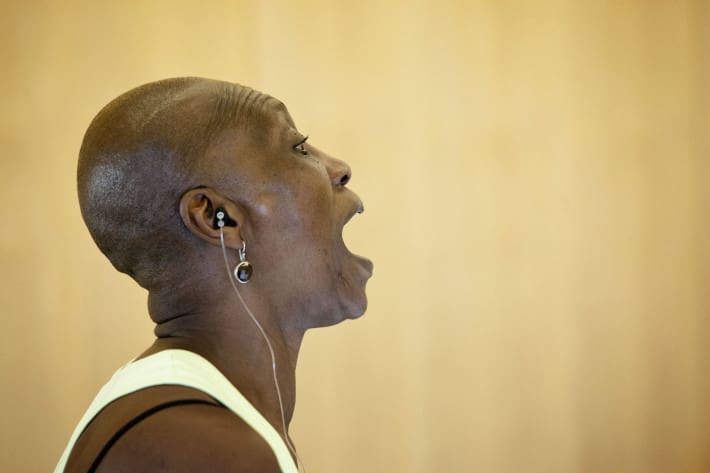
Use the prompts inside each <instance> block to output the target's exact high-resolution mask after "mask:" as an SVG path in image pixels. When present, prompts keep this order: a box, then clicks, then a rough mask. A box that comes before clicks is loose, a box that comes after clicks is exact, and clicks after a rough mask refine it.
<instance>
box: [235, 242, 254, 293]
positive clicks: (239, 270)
mask: <svg viewBox="0 0 710 473" xmlns="http://www.w3.org/2000/svg"><path fill="white" fill-rule="evenodd" d="M253 271H254V268H253V267H252V265H251V263H250V262H249V261H247V244H246V242H245V241H244V240H242V247H241V248H239V264H238V265H237V267H236V268H234V278H235V279H236V280H237V281H239V282H240V283H242V284H246V283H248V282H249V280H250V279H251V274H252V272H253Z"/></svg>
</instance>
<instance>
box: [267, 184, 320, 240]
mask: <svg viewBox="0 0 710 473" xmlns="http://www.w3.org/2000/svg"><path fill="white" fill-rule="evenodd" d="M254 210H255V213H256V220H258V221H259V222H260V223H261V225H260V227H262V230H263V231H268V232H273V233H276V234H277V235H278V237H279V239H282V240H291V239H294V238H297V239H303V238H308V239H312V240H320V239H322V238H326V237H331V236H332V234H333V224H334V218H333V202H332V191H331V189H330V185H329V183H328V185H323V183H322V182H320V181H315V182H313V181H312V180H311V182H307V181H305V180H304V181H300V182H290V183H287V184H284V185H280V186H273V187H272V188H270V189H269V190H268V191H266V192H263V193H262V194H261V195H260V196H259V198H258V199H257V202H256V205H255V206H254Z"/></svg>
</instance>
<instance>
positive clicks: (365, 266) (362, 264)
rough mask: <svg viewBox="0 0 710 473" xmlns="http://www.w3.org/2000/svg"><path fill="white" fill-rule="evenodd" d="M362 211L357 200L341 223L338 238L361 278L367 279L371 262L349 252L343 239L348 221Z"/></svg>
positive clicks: (362, 207) (370, 269)
mask: <svg viewBox="0 0 710 473" xmlns="http://www.w3.org/2000/svg"><path fill="white" fill-rule="evenodd" d="M364 211H365V207H364V206H363V205H362V202H359V200H358V203H357V205H355V206H353V208H352V209H351V210H350V212H349V213H348V215H347V217H346V218H345V221H344V222H343V226H342V227H341V233H340V238H341V241H342V242H343V246H344V247H345V250H346V251H347V252H348V254H349V255H350V256H351V257H352V258H353V259H354V260H355V261H356V263H357V265H358V267H359V268H360V269H361V272H362V276H363V277H365V278H369V277H370V276H372V269H373V264H372V261H370V260H369V259H367V258H365V257H363V256H360V255H356V254H355V253H353V252H352V251H350V249H349V248H348V246H347V245H346V244H345V239H344V238H343V233H344V232H345V226H346V225H347V224H348V222H350V220H352V218H353V217H354V216H355V215H357V214H361V213H363V212H364Z"/></svg>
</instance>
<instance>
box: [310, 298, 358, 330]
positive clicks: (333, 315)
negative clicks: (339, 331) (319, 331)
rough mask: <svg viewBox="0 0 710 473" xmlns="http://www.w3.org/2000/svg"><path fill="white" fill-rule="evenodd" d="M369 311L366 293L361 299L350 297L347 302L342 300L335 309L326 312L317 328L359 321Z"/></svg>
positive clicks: (320, 318)
mask: <svg viewBox="0 0 710 473" xmlns="http://www.w3.org/2000/svg"><path fill="white" fill-rule="evenodd" d="M366 310H367V296H366V295H365V293H364V291H363V292H362V294H361V296H360V297H356V298H354V297H350V298H348V299H347V300H343V299H340V301H339V302H338V303H337V304H336V305H335V307H333V308H331V309H330V310H328V311H326V313H324V314H322V316H321V317H319V321H318V323H316V324H315V326H316V327H330V326H332V325H337V324H339V323H340V322H343V321H345V320H354V319H359V318H360V317H362V315H363V314H364V313H365V311H366Z"/></svg>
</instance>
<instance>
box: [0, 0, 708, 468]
mask: <svg viewBox="0 0 710 473" xmlns="http://www.w3.org/2000/svg"><path fill="white" fill-rule="evenodd" d="M2 11H3V14H2V15H1V16H0V65H1V66H0V67H1V68H2V73H0V103H1V104H2V105H1V106H0V146H1V148H0V149H1V151H2V155H1V156H0V175H1V176H2V194H3V205H2V210H1V211H0V212H2V213H1V214H0V217H1V218H2V222H3V223H2V230H1V231H0V267H1V270H2V280H1V284H0V307H1V308H2V312H3V316H2V319H0V320H2V342H1V343H0V357H1V358H0V395H1V400H2V405H3V409H2V410H3V414H2V416H1V419H2V421H1V422H0V455H1V456H0V470H2V471H6V472H16V471H18V472H19V471H27V472H40V471H50V470H51V469H52V468H53V467H54V465H55V463H56V461H57V459H58V458H59V455H60V452H61V451H62V449H63V448H64V446H65V444H66V442H67V440H68V438H69V435H70V433H71V431H72V429H73V428H74V426H75V424H76V422H77V421H78V419H79V417H80V416H81V414H82V413H83V411H84V410H85V408H86V407H87V405H88V404H89V402H90V400H91V399H92V398H93V396H94V395H95V394H96V392H97V390H98V388H99V387H100V386H101V385H102V384H103V383H104V382H105V381H106V380H107V378H108V377H109V376H110V374H111V373H112V372H113V371H114V370H115V369H116V368H117V367H119V366H120V365H122V364H124V363H126V362H127V361H128V360H130V359H131V358H133V357H134V356H136V355H137V354H138V353H140V352H141V351H142V350H143V349H144V347H146V346H147V345H148V344H150V343H151V341H152V324H151V323H150V321H149V318H148V316H147V311H146V294H145V292H144V291H143V290H142V289H140V288H139V287H138V286H137V285H135V284H134V283H133V282H132V281H131V280H130V279H129V278H128V277H126V276H124V275H121V274H119V273H117V272H115V271H114V270H113V268H112V267H111V266H110V264H109V263H108V261H107V260H105V259H104V257H103V256H102V255H101V254H100V253H99V251H98V250H97V249H96V247H95V246H94V244H93V242H92V241H91V239H90V237H89V234H88V232H87V230H86V229H85V227H84V225H83V222H82V220H81V217H80V214H79V209H78V204H77V199H76V193H75V166H76V159H77V153H78V149H79V145H80V142H81V139H82V136H83V133H84V131H85V129H86V127H87V126H88V124H89V122H90V120H91V119H92V118H93V116H94V115H95V114H96V113H97V112H98V110H99V109H100V108H101V107H102V106H103V105H104V104H106V103H107V102H108V101H109V100H111V99H113V98H114V97H116V96H117V95H118V94H120V93H122V92H124V91H126V90H128V89H130V88H132V87H134V86H137V85H140V84H142V83H145V82H149V81H152V80H156V79H161V78H166V77H172V76H183V75H197V76H204V77H211V78H218V79H224V80H229V81H235V82H240V83H244V84H247V85H250V86H252V87H254V88H257V89H259V90H262V91H265V92H267V93H269V94H271V95H274V96H276V97H278V98H280V99H281V100H283V101H284V102H285V103H286V104H287V105H288V106H289V109H290V111H291V113H292V115H293V117H294V118H295V120H296V123H297V124H298V126H299V128H300V129H301V130H303V131H304V132H305V133H308V134H310V136H311V141H312V142H313V143H314V144H317V145H318V146H319V147H321V148H322V149H324V150H327V151H328V152H330V153H331V154H333V155H335V156H337V157H340V158H342V159H345V160H346V161H348V162H349V163H350V164H351V166H352V168H353V171H354V178H353V181H352V184H351V186H352V187H353V188H354V189H355V190H356V191H357V192H358V193H359V194H360V195H361V196H362V198H363V200H364V201H365V203H366V207H367V211H366V212H365V214H364V215H362V216H358V217H357V218H356V219H355V220H354V221H353V222H352V223H351V225H349V226H348V227H347V232H346V241H347V242H348V245H349V246H350V247H351V249H353V251H355V252H357V253H362V254H365V255H367V256H369V257H371V258H372V259H373V260H374V261H375V265H376V268H375V276H374V278H373V279H372V280H371V282H370V285H369V297H370V309H369V311H368V313H367V314H366V315H365V317H363V318H362V319H360V320H357V321H355V322H347V323H343V324H341V325H339V326H336V327H332V328H328V329H322V330H317V331H312V332H309V333H308V334H307V336H306V339H305V342H304V346H303V350H302V352H301V357H300V361H299V363H300V364H299V368H298V403H297V406H296V413H295V419H294V422H293V424H292V429H291V430H292V434H293V437H294V439H295V442H296V444H297V446H298V448H299V450H300V454H301V457H302V458H303V459H304V461H305V464H306V466H307V470H308V473H325V472H339V473H349V472H366V473H385V472H387V473H389V472H443V471H472V472H492V473H508V472H509V473H519V472H540V473H543V472H544V473H557V472H559V473H563V472H664V473H666V472H703V471H705V472H707V471H710V376H709V373H708V371H709V368H710V346H709V344H708V343H707V338H708V336H709V335H710V318H709V311H710V241H709V240H708V230H709V227H710V224H709V223H708V216H709V215H710V189H709V188H708V186H707V185H706V180H707V178H708V176H710V161H709V159H710V156H709V153H710V139H709V137H710V120H709V118H708V112H709V111H710V100H709V94H708V84H709V83H710V82H709V80H710V75H709V69H708V66H709V64H710V35H709V31H710V4H708V2H706V1H703V0H697V1H693V0H686V1H670V0H667V1H649V0H622V1H619V0H615V1H608V0H607V1H598V2H582V1H578V2H574V1H542V0H540V1H533V0H529V1H523V0H520V1H517V0H509V1H498V0H482V1H458V2H456V1H451V0H438V1H423V0H422V1H406V2H405V1H392V2H389V1H357V2H346V1H327V0H305V1H297V2H293V1H262V2H244V1H223V2H214V1H209V0H205V1H203V2H188V1H177V0H173V1H150V2H144V1H125V2H103V1H98V2H97V1H71V0H65V1H37V0H28V1H24V2H3V6H2Z"/></svg>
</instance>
